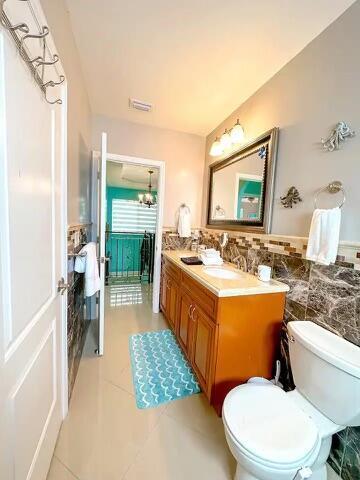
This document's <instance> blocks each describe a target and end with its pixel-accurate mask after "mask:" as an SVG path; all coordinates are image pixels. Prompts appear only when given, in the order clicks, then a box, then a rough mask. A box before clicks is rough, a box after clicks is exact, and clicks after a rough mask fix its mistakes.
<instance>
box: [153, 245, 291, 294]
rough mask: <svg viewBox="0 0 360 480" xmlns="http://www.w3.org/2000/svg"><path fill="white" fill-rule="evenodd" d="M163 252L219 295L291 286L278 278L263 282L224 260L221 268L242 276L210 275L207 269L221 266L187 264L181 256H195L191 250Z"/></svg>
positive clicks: (255, 292)
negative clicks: (229, 277)
mask: <svg viewBox="0 0 360 480" xmlns="http://www.w3.org/2000/svg"><path fill="white" fill-rule="evenodd" d="M162 253H163V255H164V257H165V258H166V259H167V260H169V261H170V262H172V263H174V264H175V265H177V266H178V267H179V268H181V269H182V270H183V271H184V272H186V273H187V274H188V275H190V276H191V277H192V278H194V279H195V280H197V281H198V282H199V283H201V284H202V285H203V286H204V287H205V288H207V289H208V290H210V291H211V292H212V293H214V294H215V295H216V296H217V297H237V296H239V295H259V294H266V293H279V292H288V291H289V286H288V285H286V284H285V283H282V282H278V281H277V280H270V282H262V281H260V280H259V279H258V278H257V277H256V276H255V275H251V274H250V273H246V272H243V271H241V270H238V269H236V268H235V267H234V266H233V265H232V264H231V263H225V262H224V264H223V265H222V266H221V267H220V268H224V269H226V270H231V271H233V272H236V273H237V274H238V275H240V277H241V278H239V279H231V280H229V279H224V278H217V277H213V276H211V275H208V274H207V273H206V269H209V268H219V267H205V266H204V265H186V264H185V263H184V262H182V261H181V257H194V256H196V255H197V254H196V253H195V252H191V251H189V250H163V252H162Z"/></svg>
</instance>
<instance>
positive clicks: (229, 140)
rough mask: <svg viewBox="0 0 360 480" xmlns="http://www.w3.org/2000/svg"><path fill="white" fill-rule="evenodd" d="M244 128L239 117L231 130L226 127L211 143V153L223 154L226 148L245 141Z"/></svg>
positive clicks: (212, 154)
mask: <svg viewBox="0 0 360 480" xmlns="http://www.w3.org/2000/svg"><path fill="white" fill-rule="evenodd" d="M244 136H245V134H244V129H243V127H242V126H241V125H240V122H239V119H237V121H236V123H235V125H234V126H233V128H232V129H231V130H228V129H227V128H226V129H225V132H224V133H223V134H222V135H221V137H220V138H219V137H216V138H215V140H214V142H213V144H212V145H211V148H210V152H209V154H210V155H211V156H212V157H218V156H219V155H222V154H223V153H224V152H225V151H226V150H228V149H229V148H231V147H232V146H233V145H238V144H240V143H242V142H243V141H244Z"/></svg>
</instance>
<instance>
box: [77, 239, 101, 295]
mask: <svg viewBox="0 0 360 480" xmlns="http://www.w3.org/2000/svg"><path fill="white" fill-rule="evenodd" d="M79 253H84V254H86V255H85V256H83V257H79V256H78V257H76V260H75V272H79V273H85V297H92V296H93V295H94V294H95V293H96V292H98V291H99V290H100V277H99V266H98V262H97V257H96V243H95V242H90V243H88V244H87V245H85V246H84V247H83V248H82V249H81V250H80V252H79Z"/></svg>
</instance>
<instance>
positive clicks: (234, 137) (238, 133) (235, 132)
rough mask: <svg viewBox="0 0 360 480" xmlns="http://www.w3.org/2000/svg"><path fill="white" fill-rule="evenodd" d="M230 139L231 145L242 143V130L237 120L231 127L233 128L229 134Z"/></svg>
mask: <svg viewBox="0 0 360 480" xmlns="http://www.w3.org/2000/svg"><path fill="white" fill-rule="evenodd" d="M230 137H231V142H232V143H241V142H243V141H244V129H243V127H242V126H241V125H240V123H239V120H238V121H237V123H236V124H235V125H234V126H233V128H232V130H231V133H230Z"/></svg>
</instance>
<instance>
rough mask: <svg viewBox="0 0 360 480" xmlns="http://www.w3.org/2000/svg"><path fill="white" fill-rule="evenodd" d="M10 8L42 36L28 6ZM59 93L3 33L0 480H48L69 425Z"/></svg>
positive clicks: (0, 78)
mask: <svg viewBox="0 0 360 480" xmlns="http://www.w3.org/2000/svg"><path fill="white" fill-rule="evenodd" d="M31 4H32V8H34V10H33V11H35V13H36V14H37V15H38V18H40V22H41V23H40V24H41V25H44V24H45V21H46V20H45V18H44V16H43V13H42V11H41V9H40V6H39V3H38V0H32V2H31ZM5 7H6V12H7V13H8V15H9V17H10V18H14V17H17V18H16V20H18V18H20V17H21V19H22V21H25V22H26V23H27V24H28V25H29V27H30V30H31V31H32V32H38V27H37V24H36V22H35V20H34V17H33V13H32V12H31V10H30V7H29V5H28V2H6V3H5V4H4V9H5ZM11 14H13V15H11ZM38 43H39V42H38ZM34 45H35V43H34ZM52 45H53V44H52ZM35 46H36V45H35ZM35 46H34V50H35ZM53 48H54V47H53ZM53 51H54V50H53ZM59 68H61V67H59ZM55 90H56V92H55ZM54 92H55V93H56V94H57V95H58V96H60V97H61V98H62V99H63V104H62V105H50V104H48V103H47V102H46V101H45V99H44V96H43V94H42V92H41V90H40V88H39V86H38V85H37V84H36V83H35V82H34V80H33V78H32V76H31V74H30V71H29V69H28V67H27V65H26V63H25V62H24V61H23V60H22V58H21V57H20V55H19V53H18V50H17V48H16V47H15V43H14V41H13V39H12V38H11V36H10V34H9V32H8V31H6V30H5V29H4V28H3V27H2V26H0V302H1V303H0V374H1V380H0V385H1V386H0V411H1V417H2V418H1V419H0V420H1V428H0V430H1V433H0V440H1V443H0V449H1V451H0V457H1V460H0V468H1V471H0V478H1V480H45V478H46V475H47V471H48V468H49V464H50V461H51V457H52V453H53V449H54V446H55V442H56V438H57V434H58V431H59V428H60V424H61V420H62V416H63V415H62V413H63V411H62V407H63V405H62V401H61V400H62V392H63V391H64V384H63V383H62V381H61V378H62V371H64V369H63V366H64V365H62V362H63V361H64V360H63V357H62V353H61V352H62V351H64V343H63V342H62V338H63V337H64V336H63V332H62V329H63V322H62V318H61V316H62V309H63V307H64V305H63V303H62V301H63V300H62V298H63V297H61V296H60V295H59V293H58V291H57V283H58V280H59V279H60V277H61V276H63V271H64V270H63V269H64V265H63V264H64V263H65V262H62V260H61V259H62V256H61V251H62V249H63V251H64V248H65V247H64V243H65V241H64V240H65V236H66V233H65V232H66V230H65V228H64V222H65V220H66V219H65V218H64V212H63V211H62V210H61V207H62V205H64V202H65V198H64V195H63V192H64V189H63V188H62V183H61V179H62V178H63V177H62V175H64V170H63V163H64V160H65V159H66V156H65V155H66V153H65V146H66V142H65V139H66V112H65V98H66V91H65V87H64V86H63V87H57V88H56V89H54ZM63 340H64V341H66V336H65V339H64V338H63Z"/></svg>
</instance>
